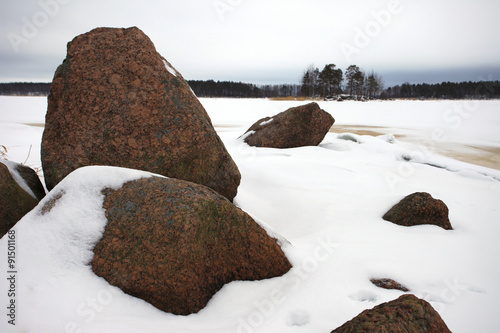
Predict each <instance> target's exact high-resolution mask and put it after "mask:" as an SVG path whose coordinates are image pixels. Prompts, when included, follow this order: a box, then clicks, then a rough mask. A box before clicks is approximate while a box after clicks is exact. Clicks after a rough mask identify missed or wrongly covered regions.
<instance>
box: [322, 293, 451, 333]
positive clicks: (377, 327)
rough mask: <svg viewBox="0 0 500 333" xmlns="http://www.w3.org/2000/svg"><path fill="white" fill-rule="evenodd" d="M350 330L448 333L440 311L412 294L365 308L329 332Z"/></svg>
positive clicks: (349, 331)
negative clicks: (371, 307)
mask: <svg viewBox="0 0 500 333" xmlns="http://www.w3.org/2000/svg"><path fill="white" fill-rule="evenodd" d="M351 332H352V333H354V332H359V333H363V332H366V333H373V332H384V333H400V332H411V333H419V332H426V333H446V332H450V333H451V331H450V330H449V328H448V327H447V326H446V324H445V322H444V321H443V319H442V318H441V316H440V315H439V313H437V312H436V310H434V308H433V307H432V306H431V305H430V304H429V303H428V302H426V301H424V300H422V299H419V298H417V297H415V296H414V295H411V294H409V295H403V296H401V297H399V298H398V299H396V300H393V301H390V302H387V303H382V304H380V305H377V306H376V307H374V308H373V309H369V310H365V311H363V312H361V313H360V314H359V315H357V316H356V317H354V318H353V319H351V320H350V321H348V322H347V323H345V324H344V325H342V326H340V327H339V328H337V329H335V330H333V331H332V333H351Z"/></svg>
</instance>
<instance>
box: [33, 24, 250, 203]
mask: <svg viewBox="0 0 500 333" xmlns="http://www.w3.org/2000/svg"><path fill="white" fill-rule="evenodd" d="M41 157H42V165H43V171H44V175H45V182H46V185H47V188H48V189H49V190H50V189H52V188H53V187H54V186H55V185H56V184H57V183H58V182H60V181H61V180H62V179H63V178H64V177H65V176H66V175H68V174H69V173H70V172H71V171H73V170H75V169H77V168H79V167H82V166H87V165H109V166H122V167H127V168H132V169H138V170H146V171H151V172H154V173H157V174H161V175H165V176H168V177H173V178H179V179H184V180H189V181H192V182H195V183H198V184H203V185H206V186H208V187H211V188H212V189H214V190H216V191H217V192H219V193H220V194H222V195H224V196H225V197H227V198H228V199H230V200H231V199H232V198H233V197H234V196H235V195H236V192H237V187H238V185H239V182H240V173H239V171H238V168H237V166H236V164H235V163H234V161H233V160H232V158H231V156H230V155H229V154H228V152H227V150H226V148H225V147H224V144H223V143H222V142H221V140H220V138H219V137H218V135H217V134H216V132H215V130H214V128H213V126H212V123H211V120H210V118H209V116H208V114H207V112H206V111H205V109H204V108H203V106H202V105H201V104H200V102H199V100H198V99H197V97H196V96H195V95H194V93H193V92H192V90H191V88H190V87H189V86H188V84H187V83H186V81H185V80H184V79H183V78H182V76H181V75H180V73H179V72H178V71H177V70H175V69H174V68H173V67H172V66H171V65H170V63H169V62H168V61H167V60H165V58H163V57H162V56H161V55H160V54H159V53H158V52H157V51H156V49H155V46H154V45H153V43H152V42H151V40H150V39H149V38H148V37H147V36H146V35H145V34H144V33H143V32H142V31H141V30H139V29H138V28H136V27H133V28H129V29H118V28H97V29H94V30H92V31H90V32H88V33H85V34H83V35H80V36H77V37H75V38H74V39H73V40H72V41H71V42H70V43H68V48H67V56H66V59H65V60H64V61H63V63H62V64H61V65H60V66H59V67H58V68H57V71H56V73H55V75H54V78H53V81H52V85H51V90H50V95H49V98H48V110H47V115H46V123H45V131H44V133H43V138H42V149H41Z"/></svg>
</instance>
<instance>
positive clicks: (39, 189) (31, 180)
mask: <svg viewBox="0 0 500 333" xmlns="http://www.w3.org/2000/svg"><path fill="white" fill-rule="evenodd" d="M16 164H17V165H16V166H15V170H16V172H17V173H18V174H19V175H20V176H21V178H22V179H23V180H24V182H25V184H26V186H28V188H29V189H30V190H31V191H32V192H33V194H34V195H35V197H36V199H37V200H38V201H40V200H42V199H43V198H44V197H45V189H44V188H43V185H42V182H41V181H40V178H39V177H38V174H37V173H36V171H35V170H33V169H32V168H30V167H28V166H26V165H23V164H19V163H16Z"/></svg>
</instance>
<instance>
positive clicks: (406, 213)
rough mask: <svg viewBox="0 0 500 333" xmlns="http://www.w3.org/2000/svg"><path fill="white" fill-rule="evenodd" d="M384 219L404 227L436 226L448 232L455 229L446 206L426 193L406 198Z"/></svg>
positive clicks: (386, 214) (418, 193) (417, 193)
mask: <svg viewBox="0 0 500 333" xmlns="http://www.w3.org/2000/svg"><path fill="white" fill-rule="evenodd" d="M382 218H383V219H384V220H386V221H389V222H393V223H396V224H398V225H402V226H414V225H421V224H434V225H437V226H439V227H441V228H443V229H446V230H452V229H453V228H452V227H451V223H450V220H449V218H448V207H447V206H446V204H445V203H444V202H443V201H441V200H439V199H434V198H433V197H432V196H431V195H430V194H429V193H426V192H416V193H413V194H410V195H408V196H406V197H405V198H403V200H401V201H400V202H399V203H397V204H396V205H394V206H393V207H392V208H391V209H390V210H389V211H388V212H387V213H385V215H384V216H383V217H382Z"/></svg>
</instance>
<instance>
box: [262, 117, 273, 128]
mask: <svg viewBox="0 0 500 333" xmlns="http://www.w3.org/2000/svg"><path fill="white" fill-rule="evenodd" d="M273 120H274V118H271V119H269V120H264V121H263V122H261V123H260V124H259V125H260V126H264V125H267V124H269V123H270V122H272V121H273Z"/></svg>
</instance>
